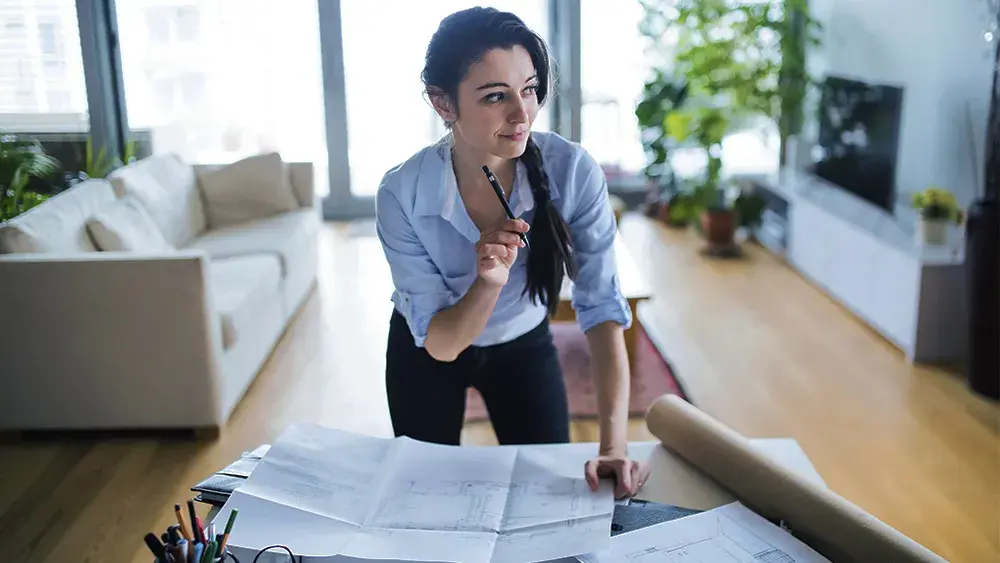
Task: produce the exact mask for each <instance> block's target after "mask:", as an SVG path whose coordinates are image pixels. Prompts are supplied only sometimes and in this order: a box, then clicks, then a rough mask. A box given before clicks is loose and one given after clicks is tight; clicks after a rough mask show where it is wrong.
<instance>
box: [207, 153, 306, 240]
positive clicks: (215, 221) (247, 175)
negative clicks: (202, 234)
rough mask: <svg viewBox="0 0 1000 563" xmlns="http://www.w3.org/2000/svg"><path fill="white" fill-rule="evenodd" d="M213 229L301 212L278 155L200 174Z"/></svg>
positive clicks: (269, 154)
mask: <svg viewBox="0 0 1000 563" xmlns="http://www.w3.org/2000/svg"><path fill="white" fill-rule="evenodd" d="M198 184H199V186H200V187H201V191H202V195H203V196H204V199H205V215H206V217H207V218H208V225H209V228H212V229H217V228H220V227H225V226H228V225H234V224H237V223H243V222H246V221H251V220H254V219H262V218H264V217H270V216H272V215H277V214H279V213H284V212H287V211H294V210H296V209H298V208H299V202H298V200H297V199H295V192H293V191H292V186H291V184H290V183H289V181H288V174H287V172H286V170H285V165H284V163H283V162H282V160H281V156H280V155H279V154H278V153H274V152H272V153H266V154H260V155H256V156H251V157H248V158H244V159H243V160H239V161H237V162H234V163H232V164H229V165H227V166H223V167H221V168H218V169H214V170H201V171H199V172H198Z"/></svg>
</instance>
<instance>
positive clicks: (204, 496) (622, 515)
mask: <svg viewBox="0 0 1000 563" xmlns="http://www.w3.org/2000/svg"><path fill="white" fill-rule="evenodd" d="M269 448H270V446H268V445H266V444H265V445H263V446H261V447H259V448H257V449H256V450H254V451H252V452H243V454H242V455H241V456H240V458H239V459H237V460H236V461H234V462H232V463H230V464H229V465H227V466H226V467H224V468H223V469H220V470H219V471H216V472H215V473H214V474H212V475H211V476H209V477H208V478H206V479H205V480H204V481H202V482H200V483H198V484H197V485H195V486H194V487H191V490H192V491H194V492H196V493H198V496H197V497H195V500H196V501H198V502H204V503H208V504H212V505H215V506H220V507H221V506H222V505H224V504H226V501H227V500H229V495H231V494H233V491H235V490H236V489H238V488H239V487H240V485H242V484H243V483H244V482H245V481H246V480H247V478H248V477H250V474H251V473H252V472H253V470H254V468H255V467H257V463H258V462H259V461H260V460H261V458H262V457H264V454H266V453H267V450H268V449H269ZM698 512H701V511H700V510H692V509H689V508H682V507H680V506H674V505H670V504H662V503H658V502H652V501H648V500H640V499H631V500H629V502H628V503H627V504H618V503H616V504H615V511H614V514H613V515H612V517H611V535H612V536H616V535H618V534H624V533H626V532H631V531H633V530H638V529H640V528H645V527H647V526H652V525H654V524H659V523H661V522H668V521H670V520H676V519H678V518H683V517H685V516H690V515H692V514H697V513H698Z"/></svg>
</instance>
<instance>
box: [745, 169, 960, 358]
mask: <svg viewBox="0 0 1000 563" xmlns="http://www.w3.org/2000/svg"><path fill="white" fill-rule="evenodd" d="M754 183H755V184H757V185H758V186H759V188H763V189H765V190H767V191H769V192H771V193H772V195H774V196H777V197H778V198H780V199H781V200H783V201H784V202H785V203H786V204H787V208H786V209H784V211H783V213H781V214H782V215H784V217H783V218H782V217H776V216H775V215H774V213H773V212H771V213H769V215H770V216H771V220H769V221H766V222H765V224H764V225H763V226H762V229H765V230H766V229H770V230H771V234H772V235H774V234H775V231H777V232H778V233H779V236H769V237H765V238H767V239H768V240H770V241H775V240H777V241H780V242H778V243H777V244H776V243H775V242H771V243H769V244H767V246H769V247H770V248H771V249H772V250H775V251H776V252H779V253H782V254H784V256H785V258H786V260H787V262H788V263H789V264H790V265H791V266H792V267H793V268H795V269H796V270H797V271H798V272H799V273H801V274H802V275H803V276H804V277H805V278H806V279H808V280H810V281H811V282H812V283H814V284H815V285H816V286H818V287H819V288H820V289H822V290H823V291H824V292H826V293H827V294H828V295H830V296H831V297H832V298H833V299H835V300H836V301H838V302H839V303H841V304H842V305H843V306H844V307H845V308H847V309H848V310H850V311H851V312H852V313H854V315H856V316H857V317H858V318H860V319H861V320H862V321H864V322H865V323H867V324H868V325H869V326H871V327H872V328H873V329H874V330H876V331H877V332H878V333H880V334H881V335H882V336H884V337H885V338H886V339H887V340H888V341H890V342H891V343H893V344H894V345H895V346H897V347H898V348H899V349H900V350H902V351H903V353H904V354H905V355H906V358H907V359H908V360H909V361H911V362H929V363H937V362H951V361H956V360H961V359H962V358H963V357H964V356H965V348H966V336H965V335H966V333H967V327H966V314H965V309H966V306H965V268H964V265H963V258H964V256H963V254H964V252H963V249H964V243H963V241H962V240H961V231H960V230H959V229H957V228H956V229H953V230H952V232H950V233H949V244H948V245H947V246H941V247H922V246H921V245H920V244H918V243H917V242H916V239H915V237H914V235H913V231H914V229H915V228H916V215H915V213H914V212H913V211H912V210H911V209H908V208H907V207H906V206H903V205H899V206H898V209H897V210H896V212H895V214H889V213H887V212H886V211H884V210H881V209H878V208H877V207H875V206H874V205H871V204H869V203H868V202H866V201H863V200H862V199H860V198H858V197H856V196H854V195H853V194H850V193H848V192H846V191H845V190H843V189H841V188H838V187H836V186H833V185H831V184H829V183H826V182H825V181H823V180H821V179H819V178H817V177H816V176H813V175H811V174H809V173H806V172H802V171H795V170H790V169H783V170H781V171H780V172H779V173H777V174H776V175H774V176H771V177H768V178H766V179H763V180H761V179H757V180H755V182H754ZM781 207H782V208H785V207H786V206H785V205H782V206H781ZM781 235H783V236H781Z"/></svg>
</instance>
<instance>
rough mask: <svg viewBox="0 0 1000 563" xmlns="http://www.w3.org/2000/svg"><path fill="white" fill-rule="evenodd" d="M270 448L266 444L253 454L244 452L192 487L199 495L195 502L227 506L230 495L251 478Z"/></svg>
mask: <svg viewBox="0 0 1000 563" xmlns="http://www.w3.org/2000/svg"><path fill="white" fill-rule="evenodd" d="M270 447H271V446H269V445H267V444H265V445H263V446H261V447H259V448H257V449H256V450H254V451H252V452H243V454H242V455H241V456H240V458H239V459H237V460H236V461H234V462H232V463H230V464H229V465H227V466H226V467H224V468H222V469H220V470H218V471H216V472H215V473H213V474H212V475H210V476H208V477H207V478H205V480H203V481H202V482H200V483H198V484H197V485H195V486H193V487H191V490H192V491H194V492H196V493H198V496H196V497H195V498H194V500H196V501H198V502H204V503H207V504H212V505H215V506H220V507H221V506H222V505H224V504H226V501H227V500H229V495H231V494H233V491H235V490H236V489H238V488H239V487H240V485H242V484H243V483H244V482H245V481H246V480H247V478H248V477H250V473H252V472H253V470H254V468H255V467H257V463H258V462H259V461H260V460H261V458H262V457H264V454H266V453H267V450H268V449H269V448H270Z"/></svg>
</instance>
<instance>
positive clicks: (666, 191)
mask: <svg viewBox="0 0 1000 563" xmlns="http://www.w3.org/2000/svg"><path fill="white" fill-rule="evenodd" d="M686 97H687V85H686V84H685V83H684V81H683V80H680V79H678V78H677V77H676V76H673V75H671V74H668V73H666V72H664V71H663V70H660V69H657V70H655V71H654V75H653V77H652V78H651V79H650V80H648V81H646V83H645V85H644V86H643V90H642V99H641V100H640V101H639V103H638V104H637V105H636V108H635V116H636V120H637V122H638V124H639V128H640V130H641V139H642V144H643V149H644V150H645V152H646V154H647V155H648V156H649V162H648V164H647V165H646V167H645V168H644V169H643V175H644V176H645V177H646V181H647V185H648V186H649V191H650V193H649V197H648V201H647V203H648V204H649V215H650V216H654V217H659V218H660V219H661V220H662V221H664V223H666V224H668V225H671V226H683V225H686V224H687V222H688V220H689V217H688V215H690V214H689V213H685V209H686V207H685V204H686V202H687V199H688V194H687V193H685V192H683V191H681V190H679V189H678V186H677V181H676V177H675V176H674V173H673V169H672V168H671V166H670V160H669V153H670V150H671V148H672V147H671V138H670V134H669V132H668V131H667V126H666V118H667V115H669V114H670V112H671V111H674V110H675V109H677V108H679V107H681V106H682V105H683V104H684V100H685V98H686Z"/></svg>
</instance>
